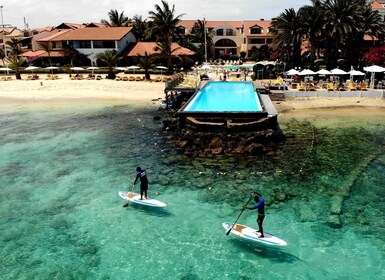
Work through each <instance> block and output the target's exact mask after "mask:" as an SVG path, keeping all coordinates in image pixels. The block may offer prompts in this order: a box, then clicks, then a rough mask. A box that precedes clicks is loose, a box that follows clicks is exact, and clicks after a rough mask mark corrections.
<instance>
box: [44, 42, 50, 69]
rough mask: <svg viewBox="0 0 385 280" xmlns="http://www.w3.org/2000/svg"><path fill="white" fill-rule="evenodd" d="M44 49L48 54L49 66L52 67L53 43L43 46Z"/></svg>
mask: <svg viewBox="0 0 385 280" xmlns="http://www.w3.org/2000/svg"><path fill="white" fill-rule="evenodd" d="M43 49H44V50H45V51H46V52H47V54H48V61H49V66H52V63H51V51H52V44H51V42H48V44H46V45H43Z"/></svg>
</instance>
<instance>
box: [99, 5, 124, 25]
mask: <svg viewBox="0 0 385 280" xmlns="http://www.w3.org/2000/svg"><path fill="white" fill-rule="evenodd" d="M108 16H109V18H110V21H108V20H105V19H102V20H101V21H100V22H101V23H103V24H107V25H110V26H114V27H124V26H128V24H129V23H130V19H129V18H128V17H126V16H125V15H124V11H122V12H121V13H120V14H119V12H118V11H117V10H112V9H111V10H110V11H109V12H108Z"/></svg>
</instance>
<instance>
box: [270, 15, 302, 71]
mask: <svg viewBox="0 0 385 280" xmlns="http://www.w3.org/2000/svg"><path fill="white" fill-rule="evenodd" d="M271 30H272V33H273V35H274V38H273V42H272V48H273V52H276V53H289V59H290V60H291V61H289V62H288V63H289V64H292V66H298V65H301V43H302V39H303V36H304V34H305V31H304V26H303V22H302V18H301V14H300V13H299V12H296V11H295V10H294V9H293V8H290V9H286V10H285V11H284V12H283V13H281V14H280V15H279V16H278V17H276V18H273V19H272V22H271Z"/></svg>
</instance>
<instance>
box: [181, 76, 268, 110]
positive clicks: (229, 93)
mask: <svg viewBox="0 0 385 280" xmlns="http://www.w3.org/2000/svg"><path fill="white" fill-rule="evenodd" d="M183 111H188V112H196V111H198V112H245V111H252V112H261V111H262V106H261V103H260V102H259V99H258V96H257V94H256V92H255V90H254V87H253V84H252V83H251V82H225V83H224V82H212V81H211V82H208V83H207V84H206V85H205V86H204V87H203V88H202V90H201V91H199V92H198V93H197V95H196V96H195V97H194V98H193V99H192V100H191V101H190V102H189V104H188V105H187V106H186V108H185V109H184V110H183Z"/></svg>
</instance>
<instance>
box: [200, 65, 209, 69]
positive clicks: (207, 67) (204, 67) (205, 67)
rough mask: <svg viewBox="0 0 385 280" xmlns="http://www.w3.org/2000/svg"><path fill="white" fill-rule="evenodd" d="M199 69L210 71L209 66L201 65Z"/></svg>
mask: <svg viewBox="0 0 385 280" xmlns="http://www.w3.org/2000/svg"><path fill="white" fill-rule="evenodd" d="M201 69H202V70H210V69H211V66H209V65H203V66H202V67H201Z"/></svg>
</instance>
